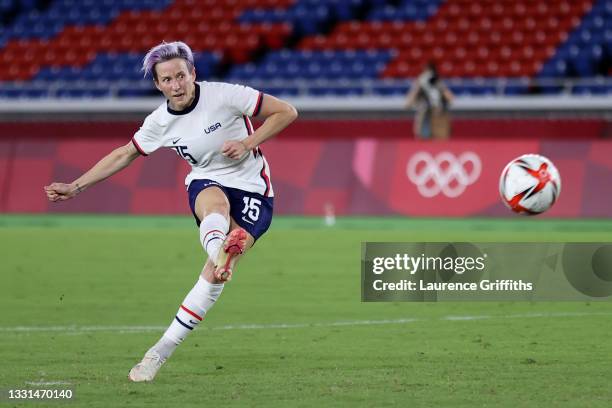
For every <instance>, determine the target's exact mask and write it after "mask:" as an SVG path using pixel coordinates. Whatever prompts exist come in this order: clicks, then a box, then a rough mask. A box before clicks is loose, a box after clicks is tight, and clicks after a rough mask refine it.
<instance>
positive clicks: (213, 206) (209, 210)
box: [195, 187, 230, 219]
mask: <svg viewBox="0 0 612 408" xmlns="http://www.w3.org/2000/svg"><path fill="white" fill-rule="evenodd" d="M195 207H196V212H197V214H198V216H200V219H204V217H206V216H207V215H210V214H214V213H216V214H221V215H223V216H224V217H225V218H229V210H230V204H229V201H228V199H227V197H226V195H225V194H224V193H223V191H221V189H219V188H216V187H212V188H208V189H206V190H203V191H202V192H201V193H200V194H199V195H198V197H197V199H196V205H195Z"/></svg>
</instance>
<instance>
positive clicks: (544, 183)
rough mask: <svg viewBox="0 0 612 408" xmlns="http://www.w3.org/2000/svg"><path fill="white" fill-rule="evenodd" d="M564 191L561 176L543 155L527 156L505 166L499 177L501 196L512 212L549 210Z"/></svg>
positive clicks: (529, 212) (526, 212) (525, 212)
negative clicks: (562, 190)
mask: <svg viewBox="0 0 612 408" xmlns="http://www.w3.org/2000/svg"><path fill="white" fill-rule="evenodd" d="M560 192H561V176H559V171H558V170H557V168H556V167H555V165H554V164H553V163H552V162H551V161H550V160H548V159H547V158H546V157H544V156H540V155H538V154H524V155H522V156H520V157H517V158H516V159H514V160H512V161H511V162H510V163H508V164H507V165H506V167H505V168H504V171H502V173H501V177H500V178H499V194H500V195H501V198H502V201H503V202H504V204H506V206H507V207H508V208H510V209H511V210H512V211H514V212H516V213H519V214H523V215H535V214H540V213H543V212H544V211H546V210H548V209H549V208H550V207H552V205H553V204H554V203H555V201H556V200H557V198H558V197H559V193H560Z"/></svg>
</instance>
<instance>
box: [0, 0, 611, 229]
mask: <svg viewBox="0 0 612 408" xmlns="http://www.w3.org/2000/svg"><path fill="white" fill-rule="evenodd" d="M0 30H1V31H0V32H1V34H0V61H1V62H2V67H3V69H2V70H1V71H0V134H1V135H2V137H1V138H0V163H1V166H2V169H3V170H2V172H1V174H2V175H1V176H0V186H1V188H2V200H1V201H0V211H1V212H3V213H12V212H19V213H40V212H49V211H64V212H75V211H76V212H112V213H126V212H131V213H148V214H165V213H180V214H184V213H185V211H186V209H187V208H186V205H185V200H184V195H183V194H184V192H183V191H184V190H183V186H182V178H183V175H184V174H185V171H186V166H185V165H183V163H181V162H180V161H179V160H176V159H175V158H174V157H172V156H173V153H171V152H170V153H168V152H164V153H158V154H156V155H153V157H151V158H148V159H147V160H139V161H137V163H136V164H135V165H134V166H133V168H130V169H129V170H128V171H127V172H125V173H124V174H121V175H119V176H118V177H115V178H113V179H112V180H111V181H110V182H108V183H105V184H104V185H101V186H99V187H97V188H96V189H93V190H91V191H89V192H88V193H87V194H86V195H84V196H83V197H82V198H81V199H79V200H76V201H75V202H74V203H72V202H71V203H67V204H66V205H61V206H56V205H50V204H49V203H47V202H45V200H44V197H43V195H42V194H40V191H39V189H38V188H33V186H42V185H44V184H45V183H48V182H49V181H51V180H64V181H70V180H72V179H73V178H74V177H76V176H77V175H78V174H80V173H81V172H82V171H83V170H85V169H87V168H88V167H89V166H90V165H91V164H92V163H93V162H95V160H97V159H98V158H99V157H100V156H101V155H102V154H104V153H105V152H107V151H109V150H110V149H111V148H113V147H115V146H117V145H119V144H123V143H125V142H127V141H128V140H129V138H130V137H131V136H132V134H133V133H134V131H135V130H136V129H137V128H138V127H139V125H140V123H141V122H142V120H143V118H144V116H145V115H146V114H148V113H149V112H150V111H151V110H152V109H154V108H155V107H156V106H157V105H158V104H159V103H160V102H161V101H162V100H161V96H160V95H159V93H158V91H157V90H156V89H155V88H154V87H153V85H152V83H151V80H150V79H144V78H143V77H142V73H141V72H140V64H141V60H142V57H143V55H144V53H145V52H146V51H147V50H148V49H149V48H150V47H152V46H154V45H156V44H158V43H159V42H161V41H162V40H166V41H173V40H183V41H185V42H187V43H188V44H189V45H190V46H191V47H192V48H193V50H194V51H195V52H196V53H197V62H196V68H197V73H198V78H199V79H200V80H201V79H205V80H221V81H228V82H237V83H242V84H248V85H251V86H254V87H256V88H258V89H260V90H263V91H265V92H268V93H270V94H273V95H276V96H279V97H282V98H286V99H288V100H289V101H291V102H292V103H294V104H295V105H296V107H297V108H298V110H299V111H300V113H301V118H300V121H298V122H297V123H296V124H294V125H293V126H291V127H290V129H288V130H287V131H286V132H284V134H283V135H282V136H280V137H279V138H278V139H276V140H273V141H271V142H269V143H266V146H264V149H263V150H264V152H265V154H266V155H267V156H268V160H269V161H270V163H271V166H272V180H273V182H274V183H275V190H276V191H277V195H278V197H279V198H278V200H277V201H278V204H277V214H295V215H320V214H323V213H324V212H325V211H326V209H327V211H328V212H329V211H334V212H335V213H336V214H338V215H364V214H368V215H391V214H398V215H399V214H403V215H415V216H423V215H428V216H446V215H451V216H464V215H484V216H489V215H493V216H507V215H510V214H509V213H508V212H507V211H505V209H503V207H502V205H501V203H500V202H499V200H498V198H497V197H498V196H497V185H496V184H497V177H498V175H499V172H500V171H501V169H502V168H503V166H504V164H505V163H506V162H507V161H509V160H510V159H512V158H514V157H516V156H518V155H520V154H523V153H534V152H540V153H542V154H544V155H546V156H549V157H550V158H551V159H552V160H553V162H555V163H556V164H557V167H559V169H560V171H561V174H562V176H563V181H564V185H563V193H562V194H561V200H560V201H559V203H558V204H557V205H556V206H555V207H554V209H553V210H552V211H550V213H548V214H547V216H556V217H559V216H561V217H580V216H589V217H608V216H611V215H612V206H610V205H609V203H610V202H611V201H612V183H610V182H609V180H610V179H611V175H612V155H611V154H610V152H611V151H612V150H611V147H612V145H611V144H610V137H611V136H612V125H611V122H610V121H611V115H612V113H611V109H612V77H611V75H612V1H610V0H554V1H548V0H547V1H514V0H513V1H509V0H508V1H501V0H500V1H471V0H446V1H440V0H203V1H195V0H191V1H190V0H175V1H171V0H142V1H137V0H102V1H97V0H96V1H94V0H82V1H78V0H0ZM430 60H433V61H435V62H436V63H437V65H438V68H439V71H440V74H441V76H442V77H443V78H444V80H445V82H446V83H447V84H448V86H449V87H450V88H451V90H452V91H453V92H454V93H455V94H456V95H457V100H456V102H455V103H454V104H453V106H452V115H453V131H452V136H451V141H449V142H440V143H427V142H415V141H414V138H413V134H412V116H413V115H412V114H411V113H410V112H408V111H406V110H405V109H404V106H403V105H404V98H405V94H406V92H407V90H408V89H409V86H410V84H411V81H412V80H413V79H414V78H415V76H416V75H417V74H418V73H419V72H420V71H421V69H422V67H423V66H424V64H425V63H426V62H427V61H430ZM443 153H450V155H451V156H450V159H449V160H450V161H445V160H441V158H444V157H447V158H448V157H449V156H444V155H443ZM472 153H473V154H472ZM466 154H467V156H466ZM432 163H434V164H435V166H434V167H436V166H437V168H440V169H441V171H440V172H438V173H435V172H432V169H434V167H432ZM458 165H459V166H458ZM411 166H412V167H413V170H414V171H413V172H412V173H413V174H412V177H411V176H410V174H408V173H410V171H408V167H411ZM168 169H171V170H172V171H171V172H168ZM596 197H597V199H596Z"/></svg>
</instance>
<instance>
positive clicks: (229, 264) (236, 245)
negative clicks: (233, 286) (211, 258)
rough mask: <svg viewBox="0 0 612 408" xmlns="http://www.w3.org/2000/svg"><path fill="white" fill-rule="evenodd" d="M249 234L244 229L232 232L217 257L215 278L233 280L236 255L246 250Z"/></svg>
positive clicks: (225, 280) (224, 280)
mask: <svg viewBox="0 0 612 408" xmlns="http://www.w3.org/2000/svg"><path fill="white" fill-rule="evenodd" d="M246 241H247V232H246V231H245V230H244V229H242V228H236V229H234V230H232V231H231V232H230V233H229V234H228V235H227V237H226V238H225V241H223V246H222V247H221V249H220V250H219V254H218V255H217V261H216V262H215V264H216V269H215V272H214V275H215V278H216V279H218V280H220V281H223V282H227V281H229V280H230V279H231V278H232V268H233V267H234V263H236V255H240V254H242V253H243V252H244V249H245V248H246Z"/></svg>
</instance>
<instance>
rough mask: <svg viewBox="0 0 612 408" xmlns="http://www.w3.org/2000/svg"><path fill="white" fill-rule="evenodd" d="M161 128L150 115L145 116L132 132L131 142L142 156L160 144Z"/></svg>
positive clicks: (154, 149) (151, 151)
mask: <svg viewBox="0 0 612 408" xmlns="http://www.w3.org/2000/svg"><path fill="white" fill-rule="evenodd" d="M163 133H164V132H163V128H162V126H160V125H159V124H158V123H157V122H156V121H155V120H154V119H153V117H152V115H149V116H147V118H146V119H145V121H144V122H143V124H142V126H141V127H140V129H138V131H137V132H136V133H135V134H134V137H133V138H132V143H134V146H135V147H136V150H138V152H139V153H140V154H142V155H143V156H148V155H149V154H151V153H153V152H154V151H156V150H157V149H159V148H160V147H161V146H162V136H163Z"/></svg>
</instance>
